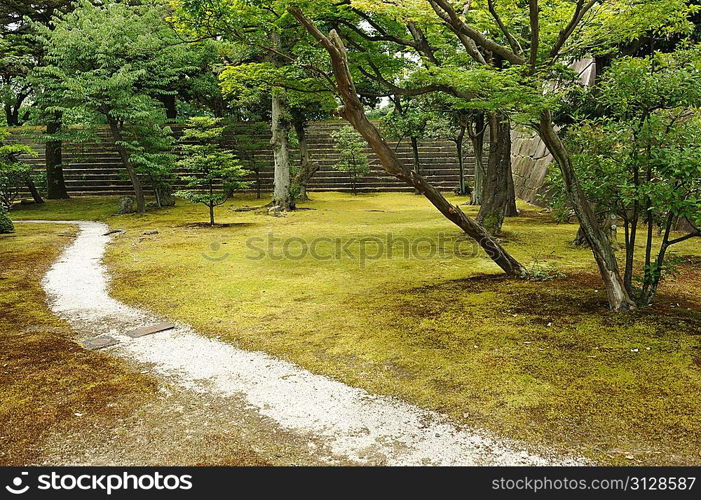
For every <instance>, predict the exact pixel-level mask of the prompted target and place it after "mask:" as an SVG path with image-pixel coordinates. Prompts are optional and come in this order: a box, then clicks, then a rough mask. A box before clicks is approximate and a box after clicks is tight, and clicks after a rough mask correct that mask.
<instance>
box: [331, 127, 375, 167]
mask: <svg viewBox="0 0 701 500" xmlns="http://www.w3.org/2000/svg"><path fill="white" fill-rule="evenodd" d="M331 137H333V139H334V141H335V143H336V147H337V148H338V150H339V153H340V158H339V161H338V163H336V164H335V165H333V168H334V169H336V170H339V171H341V172H349V173H351V174H353V175H354V176H362V175H365V174H367V173H368V172H369V171H370V167H369V166H368V155H367V154H366V153H365V146H366V144H365V141H364V140H363V138H362V137H360V135H359V134H358V133H357V132H356V131H355V129H354V128H353V127H351V126H345V127H341V128H339V129H338V130H334V131H333V132H331Z"/></svg>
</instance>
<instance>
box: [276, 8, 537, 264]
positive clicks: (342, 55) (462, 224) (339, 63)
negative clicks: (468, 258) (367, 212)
mask: <svg viewBox="0 0 701 500" xmlns="http://www.w3.org/2000/svg"><path fill="white" fill-rule="evenodd" d="M288 10H289V12H290V13H291V14H292V15H293V16H294V17H295V18H296V19H297V20H298V21H299V22H300V24H302V25H303V26H304V27H305V28H306V29H307V31H309V33H310V34H311V35H312V36H313V37H314V38H316V39H317V40H318V41H319V43H320V44H321V45H322V46H323V47H324V48H325V49H326V51H327V52H328V53H329V56H330V57H331V63H332V68H333V72H334V75H335V76H336V90H337V92H338V95H339V97H340V98H341V99H342V100H343V103H344V106H343V107H342V108H341V110H340V111H339V113H340V115H341V116H343V118H345V119H346V120H348V122H349V123H350V124H351V125H353V127H354V128H355V129H356V130H357V131H358V133H360V135H362V136H363V137H364V138H365V140H366V141H367V143H368V145H369V146H370V148H371V149H372V150H373V152H374V153H375V154H376V155H377V156H378V157H379V159H380V164H381V166H382V168H383V169H384V170H385V171H386V172H387V173H389V174H391V175H394V176H395V177H397V178H398V179H400V180H403V181H405V182H406V183H407V184H408V185H410V186H412V187H414V188H415V189H416V190H418V191H419V192H420V193H421V194H423V195H424V196H425V197H426V198H427V199H428V200H429V201H430V202H431V203H432V204H433V206H435V207H436V208H437V209H438V210H439V211H440V212H441V213H442V214H443V215H444V216H445V217H446V218H447V219H448V220H450V221H451V222H453V223H454V224H455V225H457V226H458V227H459V228H460V229H462V230H463V231H464V232H465V233H466V234H467V235H468V236H470V237H471V238H472V239H474V240H475V241H476V242H477V243H478V244H479V245H480V246H481V247H482V249H484V251H485V252H486V253H487V255H489V257H490V258H491V259H492V260H493V261H494V262H495V263H496V264H497V265H498V266H499V267H500V268H501V269H503V270H504V272H505V273H506V274H508V275H509V276H523V275H524V274H525V272H526V271H525V269H524V268H523V266H522V265H521V264H520V263H519V262H518V261H517V260H516V259H515V258H514V257H512V256H511V255H510V254H509V253H508V252H507V251H506V250H505V249H504V248H503V247H502V246H501V244H500V243H499V242H498V241H497V240H496V239H495V238H493V237H492V236H491V235H490V234H489V233H488V232H487V231H485V229H484V228H483V227H482V226H480V225H479V224H477V223H476V222H475V221H474V220H472V219H471V218H470V217H468V216H467V215H465V213H464V212H463V211H462V210H460V207H458V206H455V205H452V204H451V203H450V202H448V200H446V199H445V197H444V196H443V195H442V194H441V193H440V192H439V191H438V190H437V189H436V188H435V187H433V186H432V185H431V184H430V183H428V182H427V181H426V179H424V178H423V177H422V176H421V175H419V174H417V173H416V172H413V171H412V170H411V169H409V168H407V167H406V166H405V165H404V164H402V162H401V161H400V160H399V158H398V157H397V155H396V153H395V152H394V150H393V149H392V148H391V147H390V146H389V145H388V144H387V142H385V140H384V139H383V138H382V136H381V135H380V133H379V131H378V130H377V128H376V127H375V126H374V125H373V124H372V122H370V121H369V120H368V119H367V117H366V116H365V111H364V109H363V105H362V103H361V102H360V99H359V98H358V94H357V92H356V90H355V85H354V83H353V77H352V76H351V72H350V68H349V66H348V60H347V58H346V50H345V47H344V45H343V42H342V41H341V39H340V37H339V36H338V34H337V33H336V31H335V30H332V31H331V33H330V34H329V36H328V37H327V36H325V35H324V34H323V33H321V32H320V31H319V30H318V29H317V28H316V26H315V25H314V24H313V23H312V22H311V21H309V20H308V19H307V18H306V17H305V16H304V14H302V11H301V10H299V9H298V8H296V7H291V8H289V9H288Z"/></svg>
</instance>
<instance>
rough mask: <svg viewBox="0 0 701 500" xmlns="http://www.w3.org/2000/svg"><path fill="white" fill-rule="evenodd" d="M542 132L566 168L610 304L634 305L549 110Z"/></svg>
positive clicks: (565, 175)
mask: <svg viewBox="0 0 701 500" xmlns="http://www.w3.org/2000/svg"><path fill="white" fill-rule="evenodd" d="M538 134H539V135H540V138H541V139H542V140H543V142H544V143H545V145H546V146H547V147H548V150H549V151H550V153H551V154H552V155H553V158H554V159H555V161H556V162H557V164H558V166H559V167H560V170H561V171H562V179H563V182H564V184H565V190H566V192H567V196H568V198H569V201H570V203H571V204H572V207H573V208H574V211H575V214H576V215H577V218H578V219H579V223H580V225H581V226H582V230H583V231H584V234H585V236H586V238H587V241H588V242H589V247H590V248H591V251H592V253H593V254H594V259H595V260H596V263H597V265H598V266H599V273H600V274H601V278H602V279H603V281H604V285H605V287H606V293H607V295H608V301H609V307H610V308H611V309H612V310H614V311H623V310H629V309H634V308H635V303H634V302H633V300H632V299H631V298H630V295H629V294H628V291H627V290H626V288H625V286H624V283H623V280H622V279H621V275H620V273H619V271H618V262H617V261H616V255H615V254H614V251H613V247H612V246H611V242H610V241H609V239H608V238H607V237H606V235H605V234H604V232H603V231H602V230H601V227H600V226H599V224H598V222H597V220H596V216H595V215H594V212H593V211H592V208H591V205H590V204H589V202H588V201H587V199H586V197H585V196H584V192H583V191H582V188H581V186H580V184H579V179H577V175H576V172H575V171H574V167H573V166H572V163H571V161H570V156H569V153H568V152H567V149H566V148H565V145H564V144H563V143H562V141H561V140H560V137H559V136H558V135H557V132H556V131H555V128H554V126H553V122H552V114H551V113H550V112H549V111H544V112H543V113H542V114H541V116H540V123H539V126H538Z"/></svg>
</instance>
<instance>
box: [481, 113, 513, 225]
mask: <svg viewBox="0 0 701 500" xmlns="http://www.w3.org/2000/svg"><path fill="white" fill-rule="evenodd" d="M510 178H511V124H510V123H509V120H508V118H507V117H506V116H504V115H502V114H497V113H491V114H490V115H489V158H488V160H487V168H486V171H485V176H484V179H483V184H482V206H481V207H480V211H479V214H478V215H477V222H479V223H480V224H482V225H483V226H484V227H486V228H487V229H488V230H489V231H491V232H492V233H493V234H497V233H499V231H501V226H502V223H503V222H504V216H505V215H506V213H507V211H509V203H513V204H514V207H513V209H514V210H515V197H514V196H513V194H510V192H509V188H511V190H513V187H514V185H513V179H511V182H509V179H510Z"/></svg>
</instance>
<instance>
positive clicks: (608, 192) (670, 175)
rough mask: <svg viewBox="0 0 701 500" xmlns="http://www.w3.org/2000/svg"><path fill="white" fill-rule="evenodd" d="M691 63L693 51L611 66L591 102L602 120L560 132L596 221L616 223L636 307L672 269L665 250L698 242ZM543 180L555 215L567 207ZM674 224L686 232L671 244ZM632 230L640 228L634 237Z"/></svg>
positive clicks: (700, 85)
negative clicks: (683, 225)
mask: <svg viewBox="0 0 701 500" xmlns="http://www.w3.org/2000/svg"><path fill="white" fill-rule="evenodd" d="M698 60H699V54H698V53H696V52H695V51H686V50H682V51H678V52H676V53H673V54H655V55H653V56H651V57H643V58H624V59H621V60H619V61H616V62H615V63H614V64H613V65H612V66H611V68H610V69H609V70H608V71H607V72H606V73H605V74H604V76H603V78H602V83H601V86H600V88H599V89H597V92H596V94H595V95H593V96H592V98H594V99H595V103H596V104H597V105H598V106H599V107H600V108H601V110H602V112H603V113H604V116H601V117H598V118H595V119H592V120H585V121H580V123H579V124H578V125H577V126H573V127H571V129H570V130H569V132H568V142H569V146H570V149H571V150H572V151H573V154H572V160H573V165H574V167H575V168H576V170H577V173H578V174H579V175H580V176H581V177H580V178H581V179H582V188H583V190H584V191H585V193H586V195H587V196H588V197H589V199H591V200H592V202H593V204H594V206H595V207H596V209H597V211H598V212H599V216H600V219H601V220H604V221H606V220H609V217H610V216H614V217H618V218H620V219H621V220H622V221H623V229H624V238H625V253H626V259H625V271H624V273H625V274H624V284H625V287H626V289H627V291H628V293H629V295H630V296H631V297H634V298H635V299H636V300H637V302H638V304H640V305H648V304H650V303H651V302H652V300H653V298H654V296H655V294H656V292H657V288H658V286H659V284H660V282H661V281H662V280H663V279H664V277H665V276H666V275H668V274H669V273H670V271H671V270H672V269H671V266H670V265H669V264H670V259H669V258H668V255H667V253H668V250H669V249H670V247H672V246H673V245H675V244H677V243H681V242H683V241H686V240H688V239H690V238H694V237H701V230H699V227H700V226H701V198H699V193H701V114H700V113H699V112H698V107H699V106H700V105H701V90H700V89H701V75H699V72H698V70H697V63H698ZM551 180H553V181H555V182H553V183H552V186H553V194H554V196H553V204H554V206H555V208H558V209H559V210H560V211H562V210H563V209H565V210H567V209H568V208H571V205H570V203H569V200H568V199H567V197H566V196H565V193H564V192H563V189H562V187H561V186H562V183H561V182H559V181H560V179H559V174H558V172H554V173H553V174H552V175H551ZM679 221H682V222H685V223H686V225H687V226H688V227H690V230H689V231H688V232H686V234H682V235H680V236H678V237H674V236H673V234H672V231H673V230H674V228H675V226H676V225H677V223H678V222H679ZM640 226H644V227H645V232H644V233H643V234H642V235H639V234H638V233H639V228H640ZM656 229H657V230H658V231H660V233H661V234H660V236H661V241H659V245H657V244H656V243H657V242H655V241H654V239H655V238H654V235H655V232H656V231H655V230H656ZM639 237H642V238H644V255H643V261H642V269H640V272H639V274H638V275H636V272H635V271H636V265H635V264H636V256H637V255H636V250H637V246H639V245H636V242H637V241H638V238H639ZM634 283H637V285H638V286H635V285H634Z"/></svg>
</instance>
